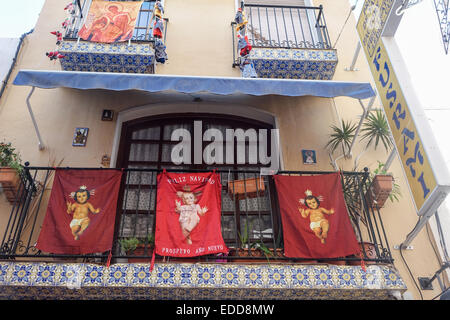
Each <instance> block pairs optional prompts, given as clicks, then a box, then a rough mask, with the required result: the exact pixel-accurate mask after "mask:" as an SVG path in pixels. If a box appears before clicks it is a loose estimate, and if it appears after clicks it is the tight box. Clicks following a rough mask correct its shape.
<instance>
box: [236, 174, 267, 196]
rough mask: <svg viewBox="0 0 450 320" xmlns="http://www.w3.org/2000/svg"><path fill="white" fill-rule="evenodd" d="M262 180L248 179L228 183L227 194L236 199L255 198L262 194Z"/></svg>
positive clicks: (263, 188) (263, 187)
mask: <svg viewBox="0 0 450 320" xmlns="http://www.w3.org/2000/svg"><path fill="white" fill-rule="evenodd" d="M264 190H265V186H264V178H249V179H242V180H233V181H229V182H228V192H229V193H230V194H232V195H236V196H237V198H238V199H245V198H256V197H258V196H262V195H263V194H264Z"/></svg>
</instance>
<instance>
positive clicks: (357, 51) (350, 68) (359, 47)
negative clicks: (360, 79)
mask: <svg viewBox="0 0 450 320" xmlns="http://www.w3.org/2000/svg"><path fill="white" fill-rule="evenodd" d="M360 51H361V43H360V42H359V41H358V44H357V45H356V49H355V54H354V55H353V60H352V64H351V65H350V67H347V68H345V69H344V70H345V71H358V69H355V64H356V61H357V60H358V56H359V52H360Z"/></svg>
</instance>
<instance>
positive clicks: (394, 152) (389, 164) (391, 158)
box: [384, 144, 397, 170]
mask: <svg viewBox="0 0 450 320" xmlns="http://www.w3.org/2000/svg"><path fill="white" fill-rule="evenodd" d="M396 153H397V148H396V147H395V144H394V147H393V148H392V150H391V153H390V154H389V156H388V158H387V160H386V163H385V164H384V169H386V170H389V167H390V166H391V164H392V161H394V157H395V155H396Z"/></svg>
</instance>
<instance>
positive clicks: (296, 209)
mask: <svg viewBox="0 0 450 320" xmlns="http://www.w3.org/2000/svg"><path fill="white" fill-rule="evenodd" d="M274 179H275V185H276V188H277V194H278V199H279V202H280V211H281V219H282V224H283V236H284V253H285V256H286V257H290V258H338V257H345V256H349V255H352V254H359V251H360V249H359V246H358V242H357V240H356V236H355V233H354V231H353V228H352V226H351V223H350V219H349V216H348V211H347V207H346V204H345V200H344V193H343V190H342V184H341V179H340V174H339V173H331V174H323V175H314V176H283V175H275V176H274Z"/></svg>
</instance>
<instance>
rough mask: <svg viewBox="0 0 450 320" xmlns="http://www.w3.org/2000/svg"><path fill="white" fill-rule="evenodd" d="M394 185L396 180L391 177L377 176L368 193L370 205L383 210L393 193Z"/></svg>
mask: <svg viewBox="0 0 450 320" xmlns="http://www.w3.org/2000/svg"><path fill="white" fill-rule="evenodd" d="M393 185H394V178H393V177H392V176H391V175H376V176H375V178H374V179H373V181H372V184H371V185H370V187H369V189H368V190H367V193H366V200H367V202H368V204H369V205H371V206H372V205H375V204H376V205H378V207H379V208H382V207H383V206H384V204H385V202H386V200H387V199H388V198H389V195H390V194H391V192H392V187H393Z"/></svg>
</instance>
